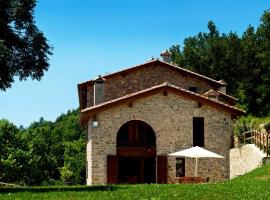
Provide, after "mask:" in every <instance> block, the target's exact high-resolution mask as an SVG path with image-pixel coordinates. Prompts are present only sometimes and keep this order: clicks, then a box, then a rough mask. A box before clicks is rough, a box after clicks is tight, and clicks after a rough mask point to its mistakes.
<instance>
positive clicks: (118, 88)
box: [87, 63, 212, 107]
mask: <svg viewBox="0 0 270 200" xmlns="http://www.w3.org/2000/svg"><path fill="white" fill-rule="evenodd" d="M164 82H168V83H170V84H173V85H176V86H179V87H182V88H185V89H187V90H188V89H189V87H197V92H198V93H200V94H202V93H204V92H206V91H208V90H210V89H212V87H211V86H210V85H209V84H208V83H207V82H206V81H202V80H199V79H197V78H194V77H190V76H189V75H183V74H182V73H181V72H180V71H179V70H176V69H173V68H170V67H167V66H164V64H160V65H156V64H154V63H153V65H152V66H148V67H144V68H140V69H137V70H135V71H133V72H132V73H126V74H118V75H115V76H113V77H110V78H108V79H107V80H106V81H105V82H104V84H105V86H104V90H105V93H104V101H105V102H106V101H109V100H112V99H115V98H118V97H121V96H124V95H127V94H130V93H133V92H136V91H140V90H143V89H147V88H149V87H152V86H154V85H159V84H162V83H164ZM93 91H94V89H93V85H89V86H88V87H87V107H90V106H93Z"/></svg>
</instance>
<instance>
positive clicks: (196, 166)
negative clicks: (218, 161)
mask: <svg viewBox="0 0 270 200" xmlns="http://www.w3.org/2000/svg"><path fill="white" fill-rule="evenodd" d="M195 159H196V163H195V177H197V176H198V158H197V157H196V158H195Z"/></svg>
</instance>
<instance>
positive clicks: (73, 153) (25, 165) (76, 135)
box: [0, 110, 86, 185]
mask: <svg viewBox="0 0 270 200" xmlns="http://www.w3.org/2000/svg"><path fill="white" fill-rule="evenodd" d="M78 120H79V112H78V110H74V111H69V112H68V113H67V114H62V115H61V116H60V117H59V118H58V119H57V120H56V122H50V121H45V120H44V119H43V118H40V120H39V121H38V122H34V123H32V124H31V125H30V126H29V127H28V128H26V129H23V128H20V129H18V128H17V127H16V126H15V125H13V124H11V123H10V122H8V121H7V120H0V140H1V143H0V144H1V148H0V151H1V154H0V156H1V162H0V182H1V181H2V182H8V183H18V184H26V185H41V184H42V185H51V184H59V180H61V181H64V182H67V180H66V179H65V178H64V177H63V174H62V171H63V169H68V170H69V172H70V173H71V174H72V176H70V177H68V178H69V179H68V182H71V183H72V184H81V183H84V182H85V137H86V134H85V131H84V130H83V129H82V128H80V126H79V124H78ZM61 177H62V179H61Z"/></svg>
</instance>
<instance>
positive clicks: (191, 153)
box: [168, 146, 224, 177]
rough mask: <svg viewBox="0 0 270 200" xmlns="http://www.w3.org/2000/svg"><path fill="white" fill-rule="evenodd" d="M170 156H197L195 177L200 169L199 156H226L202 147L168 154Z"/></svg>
mask: <svg viewBox="0 0 270 200" xmlns="http://www.w3.org/2000/svg"><path fill="white" fill-rule="evenodd" d="M168 155H169V156H175V157H188V158H195V159H196V164H195V177H196V176H197V169H198V166H197V164H198V158H224V157H223V156H220V155H218V154H216V153H213V152H211V151H208V150H206V149H203V148H201V147H198V146H196V147H191V148H189V149H184V150H181V151H177V152H175V153H170V154H168Z"/></svg>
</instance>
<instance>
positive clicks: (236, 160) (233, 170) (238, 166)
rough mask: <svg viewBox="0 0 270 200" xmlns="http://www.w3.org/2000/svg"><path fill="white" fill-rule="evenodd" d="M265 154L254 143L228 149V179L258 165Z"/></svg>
mask: <svg viewBox="0 0 270 200" xmlns="http://www.w3.org/2000/svg"><path fill="white" fill-rule="evenodd" d="M265 156H266V155H265V154H264V153H263V152H262V151H260V150H259V149H258V148H257V147H256V146H255V145H254V144H246V145H243V146H241V147H238V148H233V149H231V150H230V179H232V178H234V177H236V176H239V175H243V174H245V173H247V172H249V171H251V170H253V169H255V168H257V167H259V166H261V164H262V162H263V158H264V157H265Z"/></svg>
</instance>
